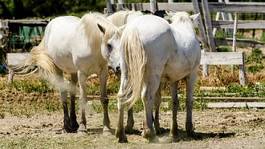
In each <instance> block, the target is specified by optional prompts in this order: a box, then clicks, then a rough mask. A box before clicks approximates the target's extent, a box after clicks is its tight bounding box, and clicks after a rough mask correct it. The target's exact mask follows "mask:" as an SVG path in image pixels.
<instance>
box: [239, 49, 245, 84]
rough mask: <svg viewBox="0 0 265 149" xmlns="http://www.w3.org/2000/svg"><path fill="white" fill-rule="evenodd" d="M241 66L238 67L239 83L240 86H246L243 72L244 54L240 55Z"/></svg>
mask: <svg viewBox="0 0 265 149" xmlns="http://www.w3.org/2000/svg"><path fill="white" fill-rule="evenodd" d="M242 57H243V64H242V65H239V82H240V84H241V85H242V86H245V85H246V72H245V53H244V52H243V53H242Z"/></svg>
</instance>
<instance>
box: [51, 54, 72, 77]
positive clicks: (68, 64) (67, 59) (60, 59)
mask: <svg viewBox="0 0 265 149" xmlns="http://www.w3.org/2000/svg"><path fill="white" fill-rule="evenodd" d="M53 60H54V63H55V65H56V66H57V67H59V68H60V69H61V70H62V71H64V72H66V73H76V68H75V66H74V64H73V59H72V56H71V55H70V54H69V55H61V56H56V57H53Z"/></svg>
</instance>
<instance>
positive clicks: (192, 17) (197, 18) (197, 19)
mask: <svg viewBox="0 0 265 149" xmlns="http://www.w3.org/2000/svg"><path fill="white" fill-rule="evenodd" d="M199 17H200V13H196V14H194V15H191V16H190V18H191V20H192V21H193V22H194V23H195V24H197V22H199Z"/></svg>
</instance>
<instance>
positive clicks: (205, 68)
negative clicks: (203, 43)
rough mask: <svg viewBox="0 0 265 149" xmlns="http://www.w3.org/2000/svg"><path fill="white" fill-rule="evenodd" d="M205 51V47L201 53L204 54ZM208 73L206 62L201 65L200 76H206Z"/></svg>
mask: <svg viewBox="0 0 265 149" xmlns="http://www.w3.org/2000/svg"><path fill="white" fill-rule="evenodd" d="M205 52H206V51H205V49H203V50H202V53H203V54H204V53H205ZM208 75H209V71H208V65H207V64H203V65H202V77H207V76H208Z"/></svg>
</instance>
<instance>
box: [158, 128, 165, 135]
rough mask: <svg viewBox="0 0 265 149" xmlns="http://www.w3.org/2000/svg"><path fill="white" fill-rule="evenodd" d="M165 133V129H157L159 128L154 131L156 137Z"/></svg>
mask: <svg viewBox="0 0 265 149" xmlns="http://www.w3.org/2000/svg"><path fill="white" fill-rule="evenodd" d="M166 131H167V130H166V129H165V128H162V127H159V128H157V129H156V134H157V135H161V134H163V133H166Z"/></svg>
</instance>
